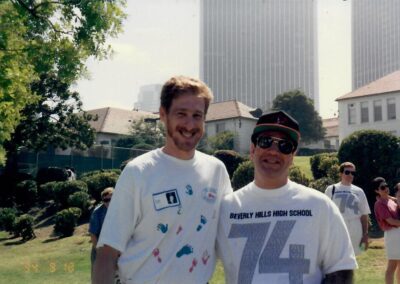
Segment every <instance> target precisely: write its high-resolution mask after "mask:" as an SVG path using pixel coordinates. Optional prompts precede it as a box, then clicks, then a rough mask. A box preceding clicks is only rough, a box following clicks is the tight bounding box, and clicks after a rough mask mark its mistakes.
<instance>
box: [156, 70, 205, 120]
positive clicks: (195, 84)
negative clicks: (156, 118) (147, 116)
mask: <svg viewBox="0 0 400 284" xmlns="http://www.w3.org/2000/svg"><path fill="white" fill-rule="evenodd" d="M184 94H192V95H196V96H199V97H201V98H203V99H204V101H205V109H204V114H207V110H208V107H209V105H210V102H211V101H212V99H213V94H212V92H211V90H210V88H209V87H208V86H207V85H206V84H205V83H204V82H202V81H200V80H198V79H194V78H190V77H186V76H175V77H172V78H171V79H169V80H168V81H167V82H165V84H164V86H163V88H162V90H161V97H160V100H161V102H160V105H161V107H163V108H164V109H165V111H166V112H167V113H168V112H169V109H170V108H171V105H172V101H173V100H174V99H176V98H177V97H179V96H181V95H184Z"/></svg>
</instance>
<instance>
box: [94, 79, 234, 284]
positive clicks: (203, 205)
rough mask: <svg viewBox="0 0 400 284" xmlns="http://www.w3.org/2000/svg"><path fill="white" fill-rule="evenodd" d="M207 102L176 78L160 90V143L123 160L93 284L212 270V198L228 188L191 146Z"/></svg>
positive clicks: (219, 167) (205, 274) (217, 167)
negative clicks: (163, 136) (163, 135)
mask: <svg viewBox="0 0 400 284" xmlns="http://www.w3.org/2000/svg"><path fill="white" fill-rule="evenodd" d="M211 99H212V93H211V91H210V89H209V88H208V87H207V86H206V85H205V84H204V83H203V82H201V81H200V80H196V79H193V78H188V77H183V76H178V77H173V78H171V79H170V80H168V81H167V82H166V83H165V84H164V86H163V88H162V91H161V107H160V118H161V120H162V121H163V123H164V124H165V128H166V132H167V133H166V142H165V146H164V147H163V148H160V149H156V150H153V151H151V152H148V153H146V154H143V155H141V156H139V157H137V158H135V159H133V160H132V161H130V162H129V163H128V164H127V165H126V167H125V168H124V170H123V172H122V173H121V176H120V178H119V179H118V182H117V184H116V187H115V191H114V194H113V198H112V200H111V203H110V206H109V208H108V210H107V215H106V218H105V220H104V223H103V227H102V231H101V234H100V238H99V240H98V243H97V248H98V253H97V258H96V263H95V280H94V283H112V281H113V275H114V274H115V270H116V268H117V267H118V273H119V277H120V279H121V282H122V283H207V281H208V280H209V279H210V278H211V276H212V273H213V271H214V268H215V260H216V255H215V240H216V234H217V225H218V216H219V209H220V202H221V200H222V197H223V196H224V195H225V194H226V193H230V192H232V189H231V187H230V181H229V176H228V173H227V171H226V169H225V166H224V165H223V163H222V162H221V161H219V160H218V159H216V158H214V157H211V156H209V155H206V154H203V153H201V152H198V151H196V150H195V147H196V145H197V143H198V142H199V140H200V139H201V137H202V136H203V133H204V121H205V116H206V113H207V109H208V106H209V103H210V101H211Z"/></svg>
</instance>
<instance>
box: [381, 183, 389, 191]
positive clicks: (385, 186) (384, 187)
mask: <svg viewBox="0 0 400 284" xmlns="http://www.w3.org/2000/svg"><path fill="white" fill-rule="evenodd" d="M388 187H389V186H388V185H387V184H382V185H380V186H379V189H380V190H384V189H386V188H388Z"/></svg>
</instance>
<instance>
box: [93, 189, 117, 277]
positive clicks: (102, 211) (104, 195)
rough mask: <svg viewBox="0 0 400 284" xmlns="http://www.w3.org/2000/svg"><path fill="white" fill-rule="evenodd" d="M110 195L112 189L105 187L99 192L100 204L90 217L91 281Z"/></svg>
mask: <svg viewBox="0 0 400 284" xmlns="http://www.w3.org/2000/svg"><path fill="white" fill-rule="evenodd" d="M112 195H113V188H112V187H107V188H106V189H104V190H103V191H102V192H101V201H102V203H101V204H100V205H99V206H97V207H96V208H95V209H94V210H93V212H92V215H91V216H90V222H89V234H90V240H91V242H92V250H91V253H90V263H91V267H92V268H91V275H92V279H93V268H94V262H95V260H96V246H97V241H98V239H99V236H100V232H101V227H102V226H103V222H104V218H105V217H106V213H107V209H108V205H109V204H110V201H111V197H112Z"/></svg>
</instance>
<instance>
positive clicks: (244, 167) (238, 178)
mask: <svg viewBox="0 0 400 284" xmlns="http://www.w3.org/2000/svg"><path fill="white" fill-rule="evenodd" d="M252 180H254V166H253V162H252V161H245V162H243V163H241V164H240V165H239V167H238V168H237V169H236V171H235V172H234V173H233V177H232V187H233V190H238V189H239V188H242V187H243V186H245V185H247V184H248V183H249V182H251V181H252Z"/></svg>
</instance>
